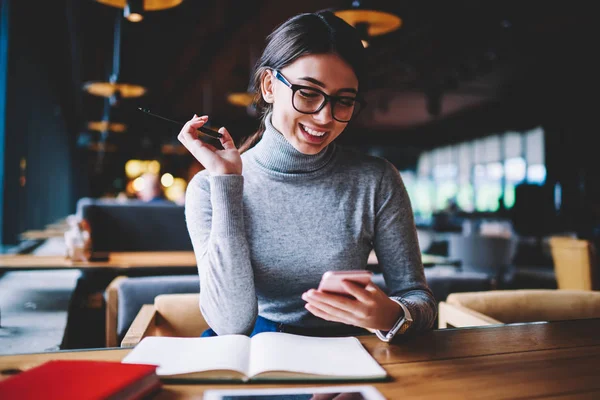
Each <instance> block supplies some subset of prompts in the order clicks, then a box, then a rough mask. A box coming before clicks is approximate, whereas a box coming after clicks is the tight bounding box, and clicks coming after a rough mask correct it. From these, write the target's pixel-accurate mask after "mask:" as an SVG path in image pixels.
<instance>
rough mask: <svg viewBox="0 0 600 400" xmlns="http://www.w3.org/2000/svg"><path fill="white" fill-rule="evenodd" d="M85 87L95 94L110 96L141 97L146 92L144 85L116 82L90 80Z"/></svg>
mask: <svg viewBox="0 0 600 400" xmlns="http://www.w3.org/2000/svg"><path fill="white" fill-rule="evenodd" d="M84 89H85V90H86V91H87V92H88V93H89V94H93V95H94V96H101V97H108V98H111V97H119V98H127V97H140V96H143V95H144V93H146V88H145V87H143V86H140V85H134V84H131V83H116V82H114V83H113V82H88V83H86V84H85V85H84Z"/></svg>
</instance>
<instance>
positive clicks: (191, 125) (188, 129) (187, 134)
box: [177, 114, 208, 145]
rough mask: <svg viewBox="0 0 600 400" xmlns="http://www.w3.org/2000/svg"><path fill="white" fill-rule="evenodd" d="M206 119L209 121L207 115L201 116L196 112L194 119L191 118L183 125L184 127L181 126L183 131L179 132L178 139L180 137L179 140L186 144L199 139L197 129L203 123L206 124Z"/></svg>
mask: <svg viewBox="0 0 600 400" xmlns="http://www.w3.org/2000/svg"><path fill="white" fill-rule="evenodd" d="M206 121H208V116H207V115H203V116H201V117H199V116H197V115H196V114H194V116H193V117H192V119H190V120H189V121H188V122H186V123H185V125H183V128H181V131H180V132H179V135H177V139H179V141H180V142H181V143H183V144H184V145H185V144H186V142H191V141H194V140H197V139H198V135H197V134H196V130H197V129H198V128H200V127H201V126H202V125H204V124H205V123H206Z"/></svg>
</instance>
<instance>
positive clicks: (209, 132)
mask: <svg viewBox="0 0 600 400" xmlns="http://www.w3.org/2000/svg"><path fill="white" fill-rule="evenodd" d="M138 110H140V111H142V112H144V113H146V114H148V115H152V116H153V117H157V118H160V119H164V120H165V121H169V122H172V123H174V124H177V125H179V126H180V127H183V125H185V124H182V123H181V122H179V121H175V120H172V119H169V118H165V117H163V116H160V115H158V114H154V113H151V112H150V110H148V109H147V108H142V107H138ZM197 129H198V130H199V131H200V132H202V133H204V134H205V135H206V136H209V137H211V138H213V139H220V138H222V137H223V135H222V134H220V133H219V132H216V131H213V130H212V129H208V128H205V127H203V126H201V127H200V128H197Z"/></svg>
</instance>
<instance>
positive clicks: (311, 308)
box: [304, 303, 347, 324]
mask: <svg viewBox="0 0 600 400" xmlns="http://www.w3.org/2000/svg"><path fill="white" fill-rule="evenodd" d="M304 308H306V309H307V310H308V311H310V312H311V313H312V314H313V315H315V316H317V317H319V318H322V319H324V320H326V321H333V322H341V323H343V324H347V322H346V319H344V318H340V317H339V316H336V315H334V314H330V313H328V312H326V311H324V310H322V309H320V308H319V307H317V306H314V305H312V304H309V303H307V304H305V305H304Z"/></svg>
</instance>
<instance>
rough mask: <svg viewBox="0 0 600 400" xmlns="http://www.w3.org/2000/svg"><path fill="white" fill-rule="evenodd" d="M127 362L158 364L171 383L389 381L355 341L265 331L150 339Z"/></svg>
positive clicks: (158, 370) (146, 339) (132, 353)
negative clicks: (253, 333) (255, 333)
mask: <svg viewBox="0 0 600 400" xmlns="http://www.w3.org/2000/svg"><path fill="white" fill-rule="evenodd" d="M122 362H123V363H143V364H154V365H158V366H159V367H158V369H157V371H156V373H157V374H158V375H159V376H160V377H161V378H162V379H168V380H201V381H202V380H217V381H221V380H225V381H230V380H234V381H255V380H264V381H270V380H276V381H281V380H323V381H329V380H332V381H352V380H359V381H371V380H386V379H387V377H388V375H387V373H386V371H385V370H384V369H383V368H382V367H381V366H380V365H379V364H378V363H377V361H375V359H374V358H373V357H372V356H371V355H370V354H369V353H368V352H367V350H366V349H365V348H364V347H363V346H362V344H361V343H360V342H359V341H358V339H357V338H355V337H341V338H329V337H309V336H300V335H292V334H289V333H279V332H263V333H259V334H257V335H255V336H253V337H252V338H249V337H247V336H244V335H224V336H216V337H206V338H180V337H146V338H144V339H142V341H141V342H140V343H138V345H137V346H135V347H134V348H133V350H132V351H131V352H130V353H129V354H128V355H127V356H126V357H125V358H124V359H123V361H122Z"/></svg>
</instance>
